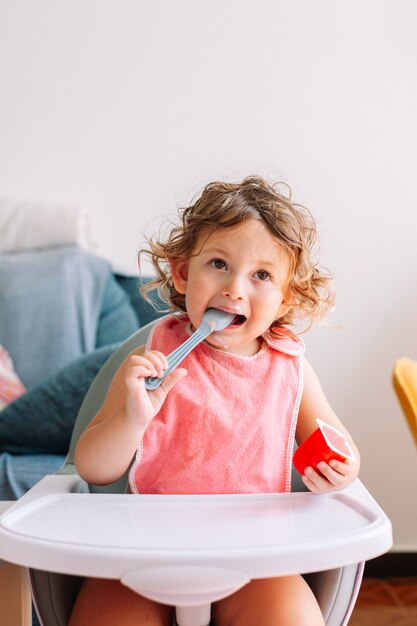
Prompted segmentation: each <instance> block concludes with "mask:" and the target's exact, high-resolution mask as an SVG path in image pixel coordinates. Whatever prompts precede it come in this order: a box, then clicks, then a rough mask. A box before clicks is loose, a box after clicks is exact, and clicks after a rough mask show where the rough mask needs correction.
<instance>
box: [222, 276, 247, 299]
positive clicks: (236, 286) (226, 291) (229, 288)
mask: <svg viewBox="0 0 417 626" xmlns="http://www.w3.org/2000/svg"><path fill="white" fill-rule="evenodd" d="M223 295H224V296H226V297H227V298H231V299H232V300H244V298H245V292H244V285H243V281H242V280H240V279H239V278H230V280H228V281H227V283H226V285H224V287H223Z"/></svg>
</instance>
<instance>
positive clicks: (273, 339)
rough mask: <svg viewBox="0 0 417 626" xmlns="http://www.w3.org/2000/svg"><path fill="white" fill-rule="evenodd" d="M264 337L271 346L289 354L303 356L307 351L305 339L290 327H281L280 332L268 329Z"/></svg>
mask: <svg viewBox="0 0 417 626" xmlns="http://www.w3.org/2000/svg"><path fill="white" fill-rule="evenodd" d="M262 338H263V340H264V341H265V343H266V344H267V345H268V346H269V347H270V348H273V349H274V350H277V351H278V352H282V353H283V354H288V355H289V356H302V355H303V354H304V352H305V345H304V341H303V340H302V339H301V337H299V336H298V335H296V334H295V333H293V332H291V330H289V329H283V328H280V330H279V333H277V332H274V331H273V330H272V331H271V330H267V331H266V333H264V334H263V335H262Z"/></svg>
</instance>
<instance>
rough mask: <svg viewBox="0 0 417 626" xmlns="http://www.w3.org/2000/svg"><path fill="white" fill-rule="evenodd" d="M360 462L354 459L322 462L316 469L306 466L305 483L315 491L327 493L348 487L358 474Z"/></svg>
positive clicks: (303, 477)
mask: <svg viewBox="0 0 417 626" xmlns="http://www.w3.org/2000/svg"><path fill="white" fill-rule="evenodd" d="M357 466H358V463H355V462H353V461H344V462H343V461H335V460H332V461H330V463H324V462H321V463H319V464H318V466H317V468H318V470H319V471H316V470H314V469H313V468H312V467H306V469H305V473H304V476H302V479H303V483H304V484H305V486H306V487H307V488H308V489H309V490H310V491H312V492H313V493H326V492H329V491H337V490H339V489H344V488H345V487H347V486H348V485H349V484H350V483H351V482H352V481H353V480H355V478H356V477H357V475H358V471H359V468H358V467H357Z"/></svg>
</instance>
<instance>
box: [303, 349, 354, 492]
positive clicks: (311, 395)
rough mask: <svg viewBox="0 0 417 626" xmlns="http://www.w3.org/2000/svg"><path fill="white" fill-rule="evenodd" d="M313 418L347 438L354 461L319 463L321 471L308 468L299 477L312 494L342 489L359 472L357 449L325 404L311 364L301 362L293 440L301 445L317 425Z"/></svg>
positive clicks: (328, 405) (327, 404)
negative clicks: (302, 373)
mask: <svg viewBox="0 0 417 626" xmlns="http://www.w3.org/2000/svg"><path fill="white" fill-rule="evenodd" d="M316 418H320V419H322V420H323V421H324V422H327V423H328V424H330V425H331V426H334V427H335V428H338V429H339V430H341V431H342V432H343V433H344V434H345V435H346V437H347V440H348V441H349V444H350V446H351V448H352V450H353V453H354V455H355V457H356V461H350V460H348V461H346V462H341V461H330V464H327V463H324V462H323V464H321V463H320V464H319V465H318V468H319V470H320V473H319V472H317V471H315V470H314V469H313V468H311V467H308V468H306V470H305V475H304V476H303V477H302V478H303V482H304V484H305V485H306V486H307V487H308V489H310V491H313V492H314V493H323V492H325V491H334V490H336V489H343V488H344V487H346V486H347V485H348V484H349V483H351V482H352V481H353V480H354V479H355V478H356V477H357V476H358V474H359V466H360V457H359V451H358V449H357V447H356V446H355V444H354V443H353V441H352V437H351V436H350V435H349V433H348V431H347V430H346V428H345V427H344V426H343V424H342V423H341V422H340V420H339V419H338V417H337V416H336V414H335V413H334V411H333V409H332V408H331V406H330V404H329V403H328V401H327V399H326V396H325V395H324V391H323V389H322V387H321V385H320V382H319V380H318V378H317V376H316V374H315V373H314V371H313V369H312V367H311V365H310V364H309V363H308V362H307V361H304V390H303V396H302V399H301V404H300V411H299V416H298V424H297V431H296V439H297V442H298V444H301V443H302V442H303V441H304V439H306V438H307V437H308V436H309V435H311V433H312V432H313V431H314V430H315V429H316V428H317V423H316Z"/></svg>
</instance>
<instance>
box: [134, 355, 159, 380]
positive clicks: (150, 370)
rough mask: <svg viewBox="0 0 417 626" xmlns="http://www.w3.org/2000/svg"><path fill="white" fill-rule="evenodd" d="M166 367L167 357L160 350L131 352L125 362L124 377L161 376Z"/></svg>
mask: <svg viewBox="0 0 417 626" xmlns="http://www.w3.org/2000/svg"><path fill="white" fill-rule="evenodd" d="M167 367H168V362H167V358H166V356H165V355H164V354H162V352H157V351H147V352H144V353H143V354H141V355H139V354H132V355H131V356H130V357H129V358H128V359H127V363H126V374H125V375H126V379H127V380H134V379H135V378H136V379H137V378H145V377H146V376H155V377H159V376H162V375H163V373H164V371H165V370H166V368H167Z"/></svg>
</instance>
